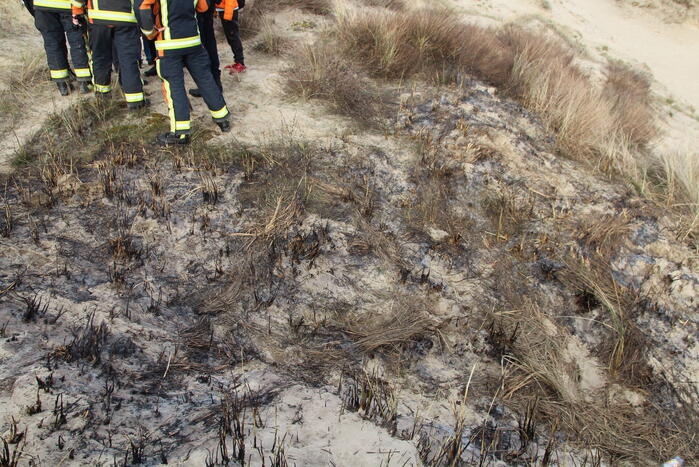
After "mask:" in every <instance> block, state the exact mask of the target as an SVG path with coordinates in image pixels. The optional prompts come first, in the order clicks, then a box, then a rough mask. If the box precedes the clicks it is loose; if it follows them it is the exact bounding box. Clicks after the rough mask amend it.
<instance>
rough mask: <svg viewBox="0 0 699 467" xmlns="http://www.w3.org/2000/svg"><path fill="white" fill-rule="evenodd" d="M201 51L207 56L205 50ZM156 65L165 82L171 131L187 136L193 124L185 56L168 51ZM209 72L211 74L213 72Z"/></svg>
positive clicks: (164, 88)
mask: <svg viewBox="0 0 699 467" xmlns="http://www.w3.org/2000/svg"><path fill="white" fill-rule="evenodd" d="M201 51H202V53H203V54H204V55H205V56H206V52H204V49H201ZM155 63H156V65H157V66H158V76H160V78H161V79H162V80H163V94H165V101H166V102H167V108H168V111H169V115H170V131H171V132H172V133H175V134H177V135H187V134H189V133H191V132H192V122H191V121H190V119H189V100H188V99H187V92H186V91H185V88H184V54H183V53H182V52H179V51H173V50H168V51H167V52H166V53H165V55H164V56H162V57H160V59H159V60H156V62H155ZM207 71H208V73H209V74H211V71H209V70H208V69H207ZM211 81H213V78H212V79H211ZM215 86H216V85H215V84H214V87H215ZM216 89H218V88H216Z"/></svg>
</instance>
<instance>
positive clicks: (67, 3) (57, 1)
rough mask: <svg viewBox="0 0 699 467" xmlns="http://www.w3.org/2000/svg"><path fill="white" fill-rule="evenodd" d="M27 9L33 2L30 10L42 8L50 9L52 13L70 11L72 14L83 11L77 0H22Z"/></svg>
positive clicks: (80, 13) (82, 12)
mask: <svg viewBox="0 0 699 467" xmlns="http://www.w3.org/2000/svg"><path fill="white" fill-rule="evenodd" d="M23 1H24V4H25V6H26V7H27V9H30V7H29V5H30V4H33V8H31V9H30V11H32V10H44V11H51V12H54V13H70V14H72V15H82V14H84V13H85V9H84V8H83V6H82V4H81V2H80V1H78V0H72V1H71V0H33V1H32V0H23Z"/></svg>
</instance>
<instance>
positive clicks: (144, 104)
mask: <svg viewBox="0 0 699 467" xmlns="http://www.w3.org/2000/svg"><path fill="white" fill-rule="evenodd" d="M148 105H150V101H149V100H148V99H143V100H142V101H138V102H127V103H126V107H128V109H129V110H138V109H143V108H145V107H148Z"/></svg>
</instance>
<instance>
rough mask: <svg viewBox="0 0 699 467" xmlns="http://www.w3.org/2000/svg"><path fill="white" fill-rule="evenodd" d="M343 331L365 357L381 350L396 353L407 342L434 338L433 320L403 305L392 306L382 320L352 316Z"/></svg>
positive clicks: (421, 312) (434, 324)
mask: <svg viewBox="0 0 699 467" xmlns="http://www.w3.org/2000/svg"><path fill="white" fill-rule="evenodd" d="M346 327H347V329H346V332H347V334H348V335H349V336H350V337H351V338H352V339H353V340H354V341H355V344H356V345H357V347H359V349H360V350H361V351H362V352H364V353H368V354H370V353H372V352H374V351H376V350H378V349H381V348H384V349H388V350H397V349H398V348H399V347H400V346H401V345H403V344H406V343H408V342H411V341H414V340H417V339H420V338H424V337H425V336H427V335H429V334H438V329H437V325H436V323H435V322H434V320H433V319H432V318H430V317H429V316H428V315H427V314H426V313H425V312H424V310H420V309H417V310H416V309H414V307H411V306H409V305H408V304H407V303H398V304H394V307H393V309H392V310H391V311H390V312H389V313H386V314H385V315H384V316H379V317H368V316H366V315H365V314H361V315H357V316H354V317H352V318H351V319H350V322H348V323H347V326H346Z"/></svg>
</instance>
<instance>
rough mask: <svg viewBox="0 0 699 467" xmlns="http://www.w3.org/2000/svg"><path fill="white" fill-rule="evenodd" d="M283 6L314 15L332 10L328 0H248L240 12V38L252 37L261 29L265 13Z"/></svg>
mask: <svg viewBox="0 0 699 467" xmlns="http://www.w3.org/2000/svg"><path fill="white" fill-rule="evenodd" d="M284 8H298V9H300V10H303V11H307V12H309V13H313V14H316V15H328V14H330V13H331V11H332V7H331V1H330V0H248V1H247V3H246V6H245V8H244V9H243V10H241V12H240V34H241V36H242V38H243V39H245V38H250V37H254V36H255V35H256V34H257V33H258V32H260V31H261V30H263V28H264V25H265V20H264V17H265V15H268V14H270V13H273V12H275V11H279V10H282V9H284Z"/></svg>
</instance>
